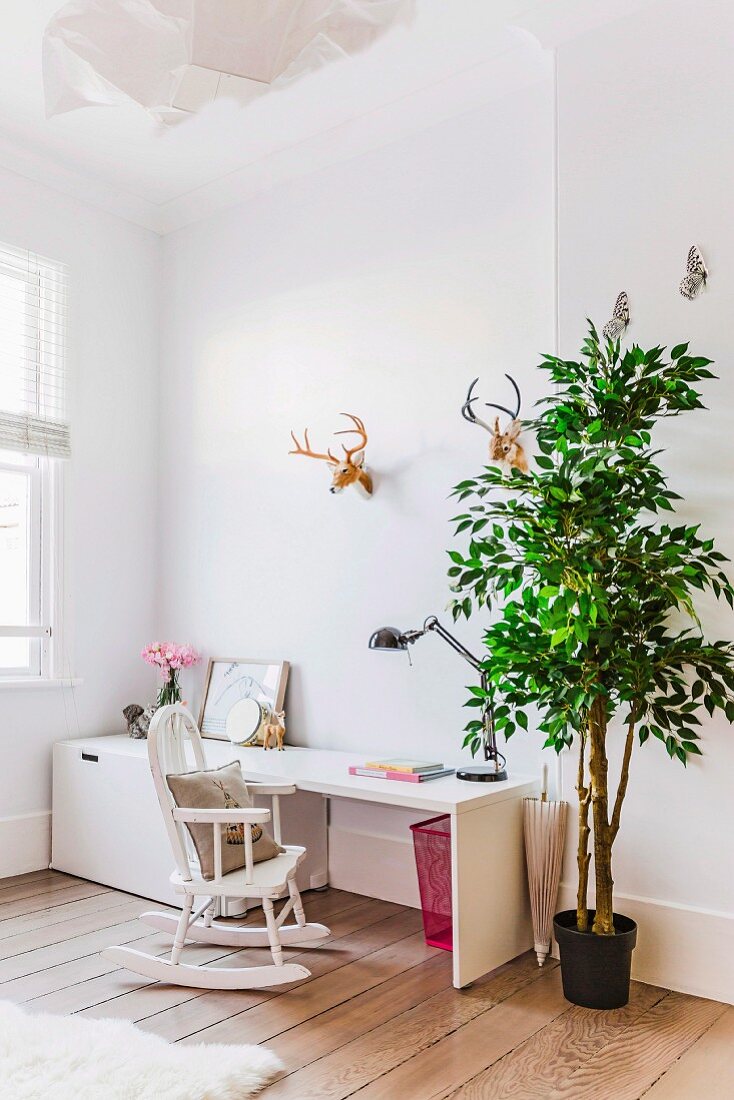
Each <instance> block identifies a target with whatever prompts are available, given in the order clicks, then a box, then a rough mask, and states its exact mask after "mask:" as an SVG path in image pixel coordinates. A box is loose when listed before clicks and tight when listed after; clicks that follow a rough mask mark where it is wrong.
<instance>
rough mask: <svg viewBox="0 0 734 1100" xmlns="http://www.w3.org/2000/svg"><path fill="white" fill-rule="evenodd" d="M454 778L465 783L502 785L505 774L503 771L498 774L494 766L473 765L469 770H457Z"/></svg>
mask: <svg viewBox="0 0 734 1100" xmlns="http://www.w3.org/2000/svg"><path fill="white" fill-rule="evenodd" d="M456 778H457V779H464V780H466V782H467V783H502V782H503V780H505V779H507V772H506V771H504V769H503V770H502V771H501V772H498V771H497V770H496V768H495V767H494V764H474V765H473V766H472V767H470V768H457V771H456Z"/></svg>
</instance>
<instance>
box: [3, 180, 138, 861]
mask: <svg viewBox="0 0 734 1100" xmlns="http://www.w3.org/2000/svg"><path fill="white" fill-rule="evenodd" d="M0 195H2V201H1V202H0V240H2V241H4V242H7V243H10V244H14V245H18V246H19V247H21V248H29V249H31V250H34V251H37V252H39V253H41V254H43V255H45V256H49V257H51V258H53V259H55V260H60V261H63V262H64V263H66V264H68V265H69V283H70V317H69V327H70V364H69V366H70V372H71V416H72V432H73V435H72V447H73V458H72V459H71V460H70V462H69V463H67V464H66V477H65V486H66V493H67V508H66V524H65V536H66V537H65V544H66V546H65V551H66V553H65V560H66V571H67V581H66V587H65V594H66V598H67V602H68V604H69V607H70V615H69V617H68V618H69V621H68V623H67V625H68V627H69V628H70V630H69V635H70V637H69V639H68V641H69V645H68V646H67V654H66V657H67V661H68V662H69V663H68V664H67V667H66V670H65V671H66V673H67V674H69V673H70V674H71V675H73V676H75V677H79V678H81V680H82V681H83V682H82V683H81V684H79V685H77V686H75V687H74V688H70V687H64V688H59V687H56V688H45V689H38V690H29V689H27V688H23V689H19V690H12V689H8V688H7V687H3V688H2V689H0V729H1V730H2V745H3V766H2V770H1V771H0V875H2V874H16V873H20V872H22V871H24V870H29V869H32V868H35V867H38V866H41V865H43V862H44V860H45V861H46V862H47V861H48V848H47V841H48V835H47V834H48V811H49V809H50V797H51V794H50V774H51V745H52V744H53V742H54V741H58V740H60V739H62V738H64V737H73V736H76V735H78V734H86V735H89V734H92V733H100V732H106V731H107V730H109V729H113V730H115V731H119V730H121V729H122V728H124V721H123V719H122V717H121V714H120V711H121V708H122V707H123V706H125V704H127V703H129V702H131V701H133V700H135V699H138V700H142V701H147V700H148V699H149V698H150V696H151V694H152V689H153V683H152V680H151V677H150V675H149V670H146V669H145V667H144V666H143V663H142V662H141V661H139V660H138V659H137V654H138V651H139V649H140V648H141V647H142V645H143V644H144V642H145V641H146V640H147V639H149V638H150V637H151V635H152V634H153V629H154V625H155V623H154V583H155V553H156V544H155V523H154V519H155V502H156V495H157V480H156V462H157V439H156V424H157V391H158V387H157V347H158V332H157V324H158V290H159V251H160V241H159V240H158V238H156V237H155V236H154V235H153V234H151V233H148V232H147V231H145V230H142V229H138V228H136V227H133V226H132V225H129V224H128V223H126V222H123V221H122V220H120V219H118V218H115V217H113V216H111V215H108V214H104V213H102V212H100V211H99V210H95V209H93V208H92V207H90V206H87V205H86V204H84V203H81V202H77V201H75V200H73V199H70V198H67V197H65V196H62V195H60V194H58V193H57V192H55V191H53V190H50V189H48V188H46V187H43V186H42V185H39V184H37V183H34V182H30V181H28V180H26V179H23V178H21V177H20V176H17V175H14V174H12V173H9V172H4V171H3V172H1V173H0Z"/></svg>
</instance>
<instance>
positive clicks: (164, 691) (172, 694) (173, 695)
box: [157, 668, 181, 707]
mask: <svg viewBox="0 0 734 1100" xmlns="http://www.w3.org/2000/svg"><path fill="white" fill-rule="evenodd" d="M178 672H179V670H178V669H177V668H172V669H171V670H170V672H169V673H168V679H167V680H166V682H165V683H164V684H163V687H162V688H161V690H160V691H159V692H158V704H157V705H158V707H167V706H170V705H171V704H172V703H180V702H181V688H180V686H179V682H178Z"/></svg>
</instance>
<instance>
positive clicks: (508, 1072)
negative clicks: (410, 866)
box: [0, 871, 734, 1100]
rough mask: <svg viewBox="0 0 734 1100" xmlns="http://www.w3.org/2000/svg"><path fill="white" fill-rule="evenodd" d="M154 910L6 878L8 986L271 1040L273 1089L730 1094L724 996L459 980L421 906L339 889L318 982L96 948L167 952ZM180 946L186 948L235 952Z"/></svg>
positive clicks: (29, 1002) (550, 981)
mask: <svg viewBox="0 0 734 1100" xmlns="http://www.w3.org/2000/svg"><path fill="white" fill-rule="evenodd" d="M150 907H151V903H150V902H145V901H141V900H140V898H136V897H132V896H130V895H129V894H124V893H121V892H119V891H116V890H110V889H108V888H107V887H104V886H99V885H96V884H95V883H89V882H84V881H82V880H80V879H74V878H71V877H69V876H68V875H61V874H58V873H57V872H53V871H39V872H36V873H34V874H29V875H20V876H18V877H16V878H14V879H3V880H0V999H5V1000H10V1001H14V1002H16V1003H18V1004H24V1005H25V1006H26V1008H27V1009H28V1010H29V1011H32V1012H53V1013H62V1014H63V1013H72V1012H73V1013H79V1014H80V1015H82V1016H95V1017H116V1018H121V1019H126V1020H133V1021H136V1022H137V1024H138V1026H139V1027H141V1028H143V1029H144V1030H146V1031H150V1032H154V1033H155V1034H156V1035H162V1036H164V1037H165V1038H166V1039H168V1040H171V1041H174V1042H181V1043H199V1042H205V1043H206V1042H218V1043H265V1044H267V1046H268V1047H269V1048H270V1049H271V1050H273V1051H274V1052H275V1053H276V1054H278V1055H279V1057H280V1058H281V1059H282V1060H283V1062H284V1063H285V1065H286V1067H287V1073H286V1075H285V1076H284V1077H283V1078H282V1079H281V1080H279V1081H277V1082H276V1083H275V1084H273V1085H271V1086H270V1087H269V1088H268V1089H266V1090H265V1091H264V1092H263V1093H262V1096H263V1097H264V1098H266V1100H276V1098H278V1100H284V1098H286V1097H288V1098H291V1100H296V1098H297V1100H309V1098H314V1100H316V1098H318V1100H340V1098H343V1097H347V1096H353V1095H355V1094H357V1095H358V1097H359V1100H378V1098H379V1100H429V1098H433V1097H461V1098H463V1100H490V1098H500V1097H507V1098H510V1097H511V1098H512V1100H526V1098H527V1100H530V1098H534V1100H550V1098H553V1100H637V1098H638V1097H641V1096H643V1095H644V1096H645V1097H647V1098H649V1100H698V1098H699V1097H700V1098H704V1100H724V1098H726V1100H731V1098H732V1097H734V1009H732V1008H729V1007H727V1006H726V1005H722V1004H718V1003H717V1002H715V1001H705V1000H701V999H699V998H696V997H688V996H684V995H683V994H680V993H670V992H668V991H667V990H665V989H657V988H655V987H653V986H649V985H640V984H637V983H633V989H632V996H631V1000H630V1003H629V1005H628V1006H627V1007H626V1008H623V1009H619V1010H617V1011H614V1012H591V1011H588V1010H585V1009H579V1008H574V1007H572V1006H571V1005H569V1004H568V1002H567V1001H565V1000H564V998H563V994H562V992H561V986H560V973H559V971H558V968H557V966H556V964H555V963H554V962H549V963H548V964H547V965H546V966H545V967H544V968H543V969H542V970H540V969H539V968H538V966H537V963H536V961H535V957H534V956H531V955H530V954H528V955H525V956H522V957H521V958H519V959H517V960H515V961H514V962H513V963H510V964H508V965H507V966H505V967H502V968H501V969H499V970H496V971H494V972H493V973H492V974H488V975H487V976H486V977H485V978H483V979H482V980H481V981H478V982H476V983H475V984H474V985H473V986H472V987H471V988H469V989H466V990H462V991H457V990H455V989H453V988H452V986H451V967H450V957H449V956H448V955H447V954H446V953H445V952H442V951H438V950H435V949H433V948H430V947H426V945H425V943H424V942H423V936H422V933H421V926H420V916H419V914H418V913H417V912H416V911H415V910H412V909H405V908H403V907H402V906H399V905H392V904H390V903H388V902H383V901H375V900H373V899H369V898H363V897H359V896H358V895H356V894H347V893H344V892H341V891H338V890H328V891H325V892H323V893H312V894H308V895H306V909H307V912H308V914H309V916H310V918H311V919H313V920H319V921H323V922H325V923H328V924H329V926H330V927H331V930H332V938H331V939H330V940H329V941H328V942H326V943H324V945H323V946H321V947H318V948H315V949H310V950H308V951H304V952H300V956H301V957H302V958H303V961H304V962H305V963H306V965H307V966H309V968H310V969H311V971H312V973H313V977H312V979H311V981H308V982H305V983H303V984H300V985H298V986H295V987H288V986H284V987H282V988H281V989H278V990H277V991H273V992H268V991H265V992H263V991H258V992H253V993H248V992H244V993H243V992H239V993H238V992H224V993H222V992H202V991H200V990H193V989H181V988H177V987H174V986H164V985H158V984H156V983H152V982H147V981H145V980H143V979H140V978H136V977H135V976H134V975H133V974H130V973H129V972H127V971H125V970H119V969H117V968H115V967H114V966H112V965H111V964H110V963H107V962H105V960H104V959H102V958H101V957H100V954H99V952H100V950H101V949H102V948H104V947H107V946H110V945H113V944H122V943H133V942H135V944H136V946H137V947H140V948H142V949H144V950H148V951H153V952H155V953H160V954H162V953H164V952H165V951H166V950H167V949H168V948H169V947H170V940H169V939H168V937H166V936H164V935H163V934H150V933H149V932H148V931H146V928H145V926H144V925H142V924H141V923H140V921H139V920H138V919H137V918H138V916H139V914H140V913H142V912H143V911H144V910H145V909H149V908H150ZM188 950H189V952H190V956H189V957H190V958H191V960H192V961H193V958H192V956H193V957H196V958H198V960H199V961H201V962H204V961H207V962H213V961H214V960H216V959H221V960H222V961H224V959H225V958H227V955H228V953H227V951H226V950H225V949H222V948H216V947H205V946H195V947H192V948H190V949H188ZM285 954H286V957H288V958H296V957H297V956H299V950H298V949H296V948H293V949H290V950H287V951H286V952H285ZM238 957H239V958H240V959H241V960H242V961H243V963H245V962H250V963H252V961H254V960H255V959H258V961H259V960H260V959H261V957H262V956H261V953H259V952H253V951H250V952H240V953H239V956H238ZM227 965H232V956H231V955H229V957H228V958H227Z"/></svg>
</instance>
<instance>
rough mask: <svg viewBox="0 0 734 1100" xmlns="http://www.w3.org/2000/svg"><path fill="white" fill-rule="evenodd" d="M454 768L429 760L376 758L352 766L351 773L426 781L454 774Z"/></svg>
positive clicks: (381, 777)
mask: <svg viewBox="0 0 734 1100" xmlns="http://www.w3.org/2000/svg"><path fill="white" fill-rule="evenodd" d="M454 770H455V769H454V768H447V767H445V766H444V765H443V764H432V763H431V762H430V761H429V760H403V759H401V758H400V757H397V758H395V759H394V760H392V759H391V760H374V761H372V762H371V763H369V764H365V765H364V767H361V768H359V767H354V766H353V767H351V768H350V769H349V774H350V775H368V776H371V777H372V778H373V779H396V780H397V781H398V782H399V783H425V782H426V780H427V779H440V778H441V776H443V775H453V774H454Z"/></svg>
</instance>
